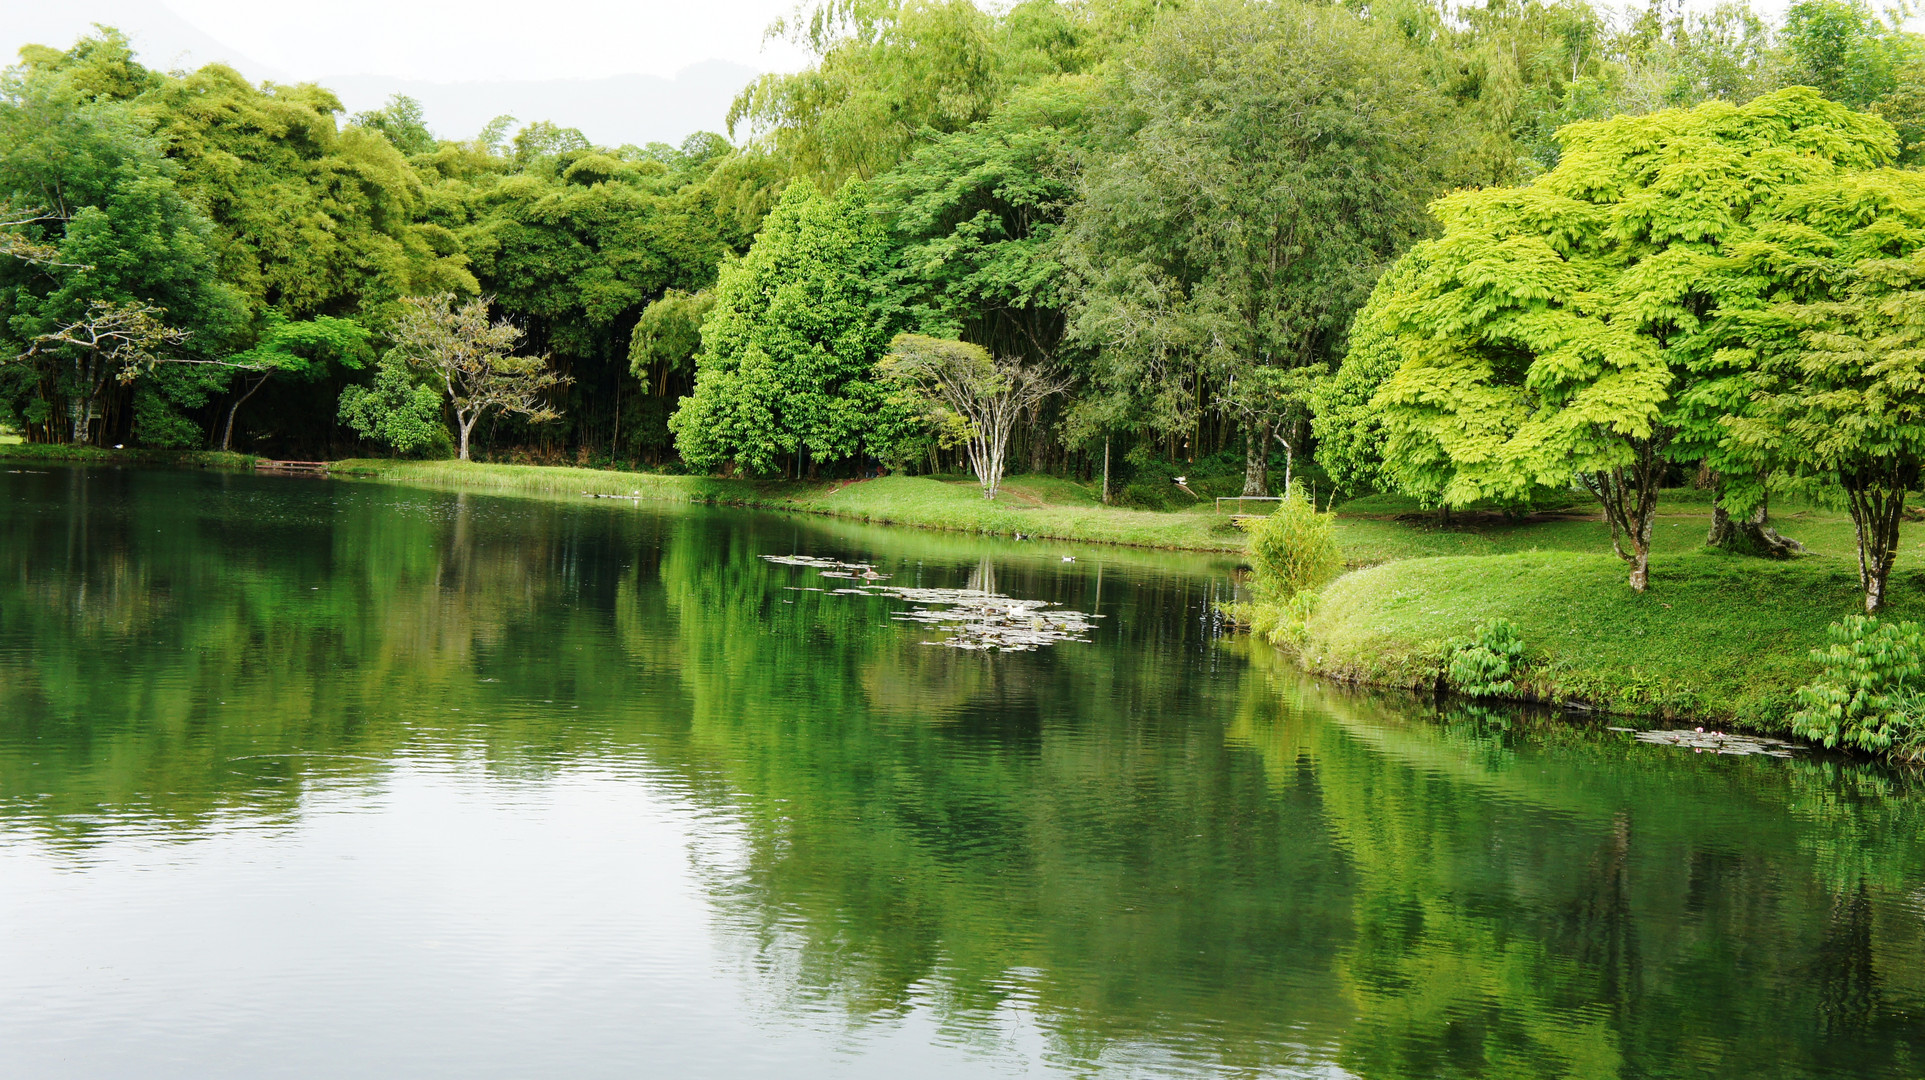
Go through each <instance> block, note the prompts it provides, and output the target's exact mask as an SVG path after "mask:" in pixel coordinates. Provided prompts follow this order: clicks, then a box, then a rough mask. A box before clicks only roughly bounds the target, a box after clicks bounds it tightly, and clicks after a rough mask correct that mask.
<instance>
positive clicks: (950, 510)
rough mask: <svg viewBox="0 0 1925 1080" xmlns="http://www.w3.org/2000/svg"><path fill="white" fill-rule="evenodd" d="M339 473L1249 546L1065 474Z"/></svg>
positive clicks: (338, 467)
mask: <svg viewBox="0 0 1925 1080" xmlns="http://www.w3.org/2000/svg"><path fill="white" fill-rule="evenodd" d="M333 468H334V472H335V473H336V474H337V475H343V476H358V477H365V478H370V479H379V480H384V481H389V482H394V483H407V484H422V485H428V486H437V487H459V488H462V489H465V490H470V491H494V492H502V493H520V494H544V495H558V496H566V497H580V496H582V495H604V496H617V497H627V498H641V499H650V500H668V501H680V502H711V503H720V504H724V505H731V506H755V507H766V508H770V509H778V510H796V511H801V512H804V513H811V514H828V515H832V516H835V517H842V518H849V519H852V520H856V521H866V522H874V523H877V524H886V525H909V526H914V527H917V528H924V529H944V530H949V531H954V532H968V533H983V534H989V535H1001V536H1009V535H1013V534H1016V533H1023V534H1024V535H1028V536H1037V537H1049V538H1051V539H1059V540H1077V541H1083V542H1087V543H1099V544H1127V545H1131V546H1136V547H1150V548H1167V549H1175V550H1189V551H1241V550H1242V548H1243V534H1242V533H1241V532H1240V531H1238V530H1237V529H1235V528H1234V527H1232V526H1231V524H1230V519H1229V518H1228V517H1220V516H1218V515H1216V514H1215V513H1213V512H1212V511H1211V509H1209V508H1208V507H1207V506H1205V507H1199V508H1198V509H1197V510H1195V511H1190V512H1185V513H1164V512H1160V511H1154V510H1124V509H1119V508H1116V507H1110V506H1104V505H1103V504H1102V503H1101V502H1100V501H1098V499H1097V497H1096V496H1095V494H1094V493H1093V492H1092V491H1091V490H1090V489H1089V488H1088V487H1086V486H1084V485H1081V484H1077V483H1073V482H1071V481H1068V480H1063V479H1059V478H1056V477H1043V476H1038V477H1030V476H1021V477H1012V478H1010V479H1009V480H1008V481H1006V482H1005V484H1004V486H1003V489H1002V492H1001V494H1000V495H999V496H998V497H997V499H996V500H995V501H994V502H991V501H988V500H986V499H984V498H983V497H982V491H981V489H980V488H979V487H977V485H976V483H975V482H974V481H973V480H968V481H959V480H945V479H934V478H931V477H926V476H887V477H883V478H881V479H879V480H864V481H857V482H847V481H835V482H828V483H804V482H783V481H761V480H723V479H716V478H713V477H706V476H668V475H662V474H657V473H629V472H611V471H607V470H601V469H575V468H566V467H557V466H546V465H495V464H484V463H480V462H460V461H386V460H373V459H359V460H351V461H340V462H335V463H334V466H333Z"/></svg>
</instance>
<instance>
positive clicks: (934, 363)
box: [882, 334, 1069, 499]
mask: <svg viewBox="0 0 1925 1080" xmlns="http://www.w3.org/2000/svg"><path fill="white" fill-rule="evenodd" d="M882 373H883V377H884V378H887V379H889V380H890V381H892V382H896V383H900V384H901V385H903V386H904V387H905V388H907V389H908V390H909V391H910V392H911V393H912V394H913V395H915V396H916V397H917V398H918V399H919V403H920V404H922V405H923V406H924V409H925V410H926V411H927V413H928V414H929V415H930V417H931V419H932V420H933V421H934V423H935V424H936V426H937V429H938V430H939V431H943V432H950V433H953V438H955V439H956V440H957V441H960V442H961V443H962V444H963V446H964V447H965V450H966V452H967V454H968V455H969V466H970V468H971V469H973V470H974V471H975V473H976V479H977V481H978V482H980V483H981V484H982V488H983V498H985V499H994V498H995V497H996V492H997V490H998V489H999V488H1000V487H1001V486H1002V482H1003V466H1004V460H1005V454H1006V453H1007V452H1008V449H1009V433H1010V432H1011V431H1013V430H1015V427H1016V421H1017V420H1018V419H1020V418H1021V417H1022V416H1023V414H1025V413H1028V412H1032V411H1034V410H1035V408H1036V407H1037V406H1038V405H1040V404H1042V403H1043V401H1045V400H1047V399H1048V398H1050V397H1053V396H1055V395H1057V394H1060V393H1062V392H1063V391H1064V390H1067V389H1068V388H1069V381H1068V380H1067V379H1064V378H1062V377H1060V376H1051V375H1049V374H1046V373H1045V372H1044V371H1043V370H1042V369H1041V368H1038V367H1037V366H1035V365H1033V364H1026V363H1024V362H1023V361H1021V360H1010V359H991V358H990V356H989V350H987V349H984V348H983V347H982V346H980V345H971V344H969V343H968V342H965V341H950V340H945V339H943V338H933V337H928V336H926V335H923V334H898V335H896V339H895V340H894V341H893V342H891V343H890V346H889V355H888V356H887V357H886V358H884V359H883V361H882Z"/></svg>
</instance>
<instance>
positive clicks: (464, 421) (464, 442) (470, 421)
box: [455, 413, 481, 461]
mask: <svg viewBox="0 0 1925 1080" xmlns="http://www.w3.org/2000/svg"><path fill="white" fill-rule="evenodd" d="M479 419H481V414H480V413H474V414H473V415H470V416H465V417H464V416H463V415H461V414H460V413H456V414H455V424H456V425H458V426H459V427H460V428H461V460H462V461H467V460H469V459H468V433H469V432H472V431H473V430H474V429H475V421H477V420H479Z"/></svg>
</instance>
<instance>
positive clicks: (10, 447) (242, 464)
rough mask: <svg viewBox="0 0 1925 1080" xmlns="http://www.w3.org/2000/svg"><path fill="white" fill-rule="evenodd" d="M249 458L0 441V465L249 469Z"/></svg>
mask: <svg viewBox="0 0 1925 1080" xmlns="http://www.w3.org/2000/svg"><path fill="white" fill-rule="evenodd" d="M254 460H255V459H254V456H253V455H252V454H234V453H228V452H226V451H223V450H116V449H113V448H112V447H104V446H64V445H61V444H58V443H27V442H7V441H5V440H4V439H0V461H68V462H78V463H83V464H86V463H91V464H100V465H176V466H180V467H183V468H197V469H251V468H253V467H254Z"/></svg>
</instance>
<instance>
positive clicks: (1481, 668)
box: [1450, 619, 1524, 697]
mask: <svg viewBox="0 0 1925 1080" xmlns="http://www.w3.org/2000/svg"><path fill="white" fill-rule="evenodd" d="M1523 657H1524V639H1523V638H1521V637H1519V636H1518V633H1517V624H1516V623H1513V622H1511V621H1510V620H1509V619H1492V620H1491V621H1490V622H1487V623H1485V624H1484V625H1482V626H1480V627H1478V628H1477V634H1476V636H1475V637H1474V638H1472V640H1470V641H1468V642H1465V643H1463V644H1461V645H1459V646H1457V648H1456V649H1455V650H1454V651H1453V652H1452V653H1451V657H1450V681H1451V683H1452V684H1453V685H1455V686H1456V687H1457V688H1458V689H1459V690H1462V691H1463V692H1464V693H1466V694H1469V695H1471V696H1472V697H1493V696H1496V695H1498V694H1508V693H1511V692H1513V691H1515V690H1516V689H1517V684H1516V683H1515V682H1513V681H1512V679H1511V675H1512V673H1513V672H1515V671H1516V670H1517V668H1519V667H1520V666H1522V664H1523Z"/></svg>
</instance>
